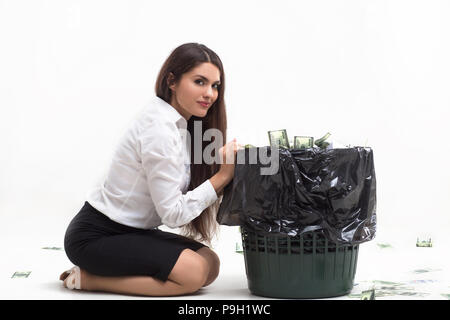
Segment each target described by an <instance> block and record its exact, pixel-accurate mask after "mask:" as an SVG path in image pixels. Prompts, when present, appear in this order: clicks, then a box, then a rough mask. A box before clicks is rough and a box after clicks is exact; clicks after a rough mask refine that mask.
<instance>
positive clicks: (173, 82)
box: [167, 72, 175, 90]
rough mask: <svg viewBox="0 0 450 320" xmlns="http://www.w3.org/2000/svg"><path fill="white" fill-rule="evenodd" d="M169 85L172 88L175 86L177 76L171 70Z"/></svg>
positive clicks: (168, 77)
mask: <svg viewBox="0 0 450 320" xmlns="http://www.w3.org/2000/svg"><path fill="white" fill-rule="evenodd" d="M167 86H168V87H169V89H172V90H173V89H174V88H175V76H174V75H173V73H172V72H170V73H169V75H168V76H167Z"/></svg>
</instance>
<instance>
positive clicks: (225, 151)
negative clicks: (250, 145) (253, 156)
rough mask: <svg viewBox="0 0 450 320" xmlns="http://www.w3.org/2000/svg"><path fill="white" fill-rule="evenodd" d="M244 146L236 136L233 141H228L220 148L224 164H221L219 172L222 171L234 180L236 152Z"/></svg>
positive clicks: (225, 175)
mask: <svg viewBox="0 0 450 320" xmlns="http://www.w3.org/2000/svg"><path fill="white" fill-rule="evenodd" d="M243 148H244V146H243V145H242V144H239V143H237V141H236V138H234V139H233V140H232V141H230V142H228V143H227V144H225V145H224V146H223V147H222V148H220V149H219V153H220V154H221V155H222V164H221V165H220V169H219V173H221V174H222V175H223V176H224V177H226V178H227V179H228V180H232V179H233V177H234V168H235V162H236V153H237V151H238V150H239V149H243ZM227 156H228V159H227Z"/></svg>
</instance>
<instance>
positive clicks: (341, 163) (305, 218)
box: [217, 147, 376, 245]
mask: <svg viewBox="0 0 450 320" xmlns="http://www.w3.org/2000/svg"><path fill="white" fill-rule="evenodd" d="M261 148H265V150H264V151H263V152H265V154H266V155H268V156H271V155H270V153H271V147H261ZM251 149H257V150H258V154H259V152H260V150H259V149H260V147H257V148H245V149H241V150H238V158H239V157H242V159H245V163H244V164H239V163H237V164H236V167H235V173H234V178H233V180H232V181H231V182H230V183H229V184H228V185H227V186H226V187H225V189H224V195H223V198H222V201H221V203H220V207H219V211H218V213H217V222H218V223H219V224H223V225H229V226H237V225H240V226H244V227H245V228H247V229H249V230H252V231H254V232H256V233H258V234H262V235H269V236H276V235H280V236H287V235H288V236H297V235H301V234H303V233H305V232H309V231H315V230H322V232H323V233H324V234H325V236H326V237H327V238H328V240H330V241H332V242H335V243H340V244H353V245H354V244H360V243H363V242H366V241H369V240H372V239H373V238H374V237H375V232H376V179H375V168H374V159H373V151H372V149H371V148H368V147H353V148H342V149H317V148H308V149H298V150H295V149H284V148H278V151H279V167H278V171H277V172H276V174H273V175H261V174H260V173H261V171H260V169H261V168H264V167H268V166H269V164H267V162H266V164H262V162H261V161H260V157H259V156H258V157H257V161H256V164H251V163H250V162H249V156H250V152H251ZM242 152H244V153H245V154H239V153H242ZM253 152H256V151H255V150H253Z"/></svg>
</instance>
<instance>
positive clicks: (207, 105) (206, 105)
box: [197, 101, 209, 108]
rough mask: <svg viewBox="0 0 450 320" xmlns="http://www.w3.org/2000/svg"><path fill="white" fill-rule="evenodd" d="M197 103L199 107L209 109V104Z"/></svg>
mask: <svg viewBox="0 0 450 320" xmlns="http://www.w3.org/2000/svg"><path fill="white" fill-rule="evenodd" d="M197 103H198V104H199V105H201V106H202V107H205V108H208V107H209V103H205V102H198V101H197Z"/></svg>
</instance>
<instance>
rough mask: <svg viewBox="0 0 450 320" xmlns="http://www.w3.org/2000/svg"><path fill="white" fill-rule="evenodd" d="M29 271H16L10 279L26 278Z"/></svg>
mask: <svg viewBox="0 0 450 320" xmlns="http://www.w3.org/2000/svg"><path fill="white" fill-rule="evenodd" d="M30 273H31V271H16V272H14V274H13V275H12V277H11V278H28V276H29V275H30Z"/></svg>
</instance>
